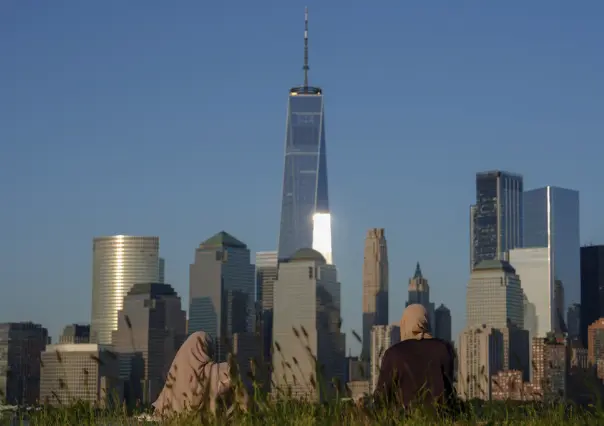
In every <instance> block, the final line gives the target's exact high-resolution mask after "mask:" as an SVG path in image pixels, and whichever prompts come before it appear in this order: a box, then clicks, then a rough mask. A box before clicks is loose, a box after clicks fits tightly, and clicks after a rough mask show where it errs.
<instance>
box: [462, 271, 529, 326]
mask: <svg viewBox="0 0 604 426" xmlns="http://www.w3.org/2000/svg"><path fill="white" fill-rule="evenodd" d="M466 309H467V313H466V326H467V327H479V326H482V325H483V324H486V325H487V326H488V327H495V328H498V329H501V328H505V327H508V326H510V325H515V326H516V327H518V328H521V329H522V328H524V298H523V294H522V288H521V287H520V279H519V278H518V275H516V271H515V270H514V268H513V267H512V266H511V265H510V264H509V263H508V262H506V261H502V260H483V261H482V262H480V263H479V264H478V265H476V266H475V267H474V270H473V271H472V274H471V277H470V281H469V283H468V287H467V295H466Z"/></svg>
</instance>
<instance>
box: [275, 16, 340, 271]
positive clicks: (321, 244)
mask: <svg viewBox="0 0 604 426" xmlns="http://www.w3.org/2000/svg"><path fill="white" fill-rule="evenodd" d="M307 16H308V15H307ZM307 29H308V19H307V20H306V31H305V34H304V35H305V37H304V40H305V49H304V51H305V58H304V59H305V64H304V70H305V78H304V80H305V81H304V85H303V86H300V87H294V88H292V89H290V91H289V99H288V107H287V123H286V131H285V165H284V172H283V193H282V202H281V226H280V230H279V248H278V256H279V260H284V259H288V258H289V257H291V256H292V255H293V254H294V253H296V251H298V250H299V249H301V248H314V249H316V250H317V251H319V252H320V253H321V254H322V255H323V256H324V257H325V258H326V260H327V263H331V217H330V216H329V201H328V195H327V157H326V150H325V116H324V110H323V91H322V89H321V88H319V87H311V86H309V85H308V74H307V71H308V38H307V35H308V32H307Z"/></svg>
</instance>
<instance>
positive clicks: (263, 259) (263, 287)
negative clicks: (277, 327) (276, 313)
mask: <svg viewBox="0 0 604 426" xmlns="http://www.w3.org/2000/svg"><path fill="white" fill-rule="evenodd" d="M278 272H279V265H278V261H277V252H276V251H264V252H258V253H256V332H257V333H259V334H260V336H261V340H262V351H261V358H262V360H263V362H264V363H265V365H267V366H268V365H270V362H271V361H270V354H271V345H272V341H273V299H274V287H275V281H277V275H278Z"/></svg>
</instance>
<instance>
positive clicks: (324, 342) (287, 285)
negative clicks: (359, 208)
mask: <svg viewBox="0 0 604 426" xmlns="http://www.w3.org/2000/svg"><path fill="white" fill-rule="evenodd" d="M340 299H341V296H340V283H339V282H338V278H337V270H336V267H335V266H334V265H329V264H327V262H326V261H325V258H324V257H323V256H322V255H321V253H319V252H317V251H316V250H312V249H300V250H298V251H297V252H296V254H294V256H293V257H292V258H291V259H288V260H286V261H282V262H281V263H280V264H279V278H278V280H277V282H276V283H275V306H274V309H275V310H274V322H273V342H274V346H275V352H274V354H273V383H274V385H275V388H274V389H273V393H275V394H276V393H277V392H279V390H281V391H285V392H288V389H290V390H291V392H292V396H293V397H295V398H311V399H314V400H318V399H321V400H324V399H326V398H329V397H331V396H333V395H334V392H333V385H332V383H333V381H334V380H335V381H336V382H338V383H339V384H340V386H342V387H343V386H344V378H345V376H346V371H345V370H346V367H347V366H346V363H345V357H346V353H345V350H346V349H345V348H346V341H345V336H344V334H343V333H342V332H341V330H340V327H341V323H340ZM315 359H316V362H315V361H314V360H315ZM288 366H289V367H288ZM290 367H291V368H290ZM313 380H314V381H315V383H317V384H318V383H322V385H318V386H313V385H312V381H313ZM321 386H323V387H321ZM342 390H343V388H342Z"/></svg>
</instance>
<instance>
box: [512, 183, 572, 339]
mask: <svg viewBox="0 0 604 426" xmlns="http://www.w3.org/2000/svg"><path fill="white" fill-rule="evenodd" d="M524 246H525V247H545V248H547V252H548V253H547V254H548V259H549V262H550V264H551V277H550V278H551V280H552V282H553V283H554V292H555V293H557V297H555V300H556V303H555V308H556V311H557V312H556V314H557V316H558V318H556V321H557V322H558V323H559V324H561V326H562V328H566V322H567V321H566V314H567V311H568V309H569V308H570V307H571V306H572V305H574V304H575V303H580V302H581V260H580V256H581V246H580V236H579V192H578V191H574V190H571V189H564V188H557V187H553V186H546V187H544V188H538V189H533V190H531V191H526V192H525V193H524ZM520 279H521V280H522V279H523V278H522V276H521V277H520Z"/></svg>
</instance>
